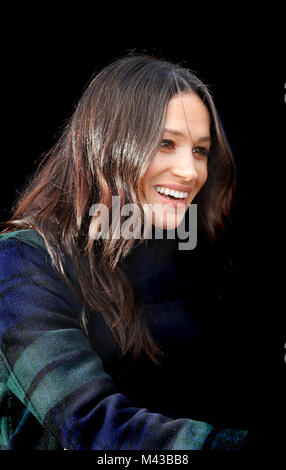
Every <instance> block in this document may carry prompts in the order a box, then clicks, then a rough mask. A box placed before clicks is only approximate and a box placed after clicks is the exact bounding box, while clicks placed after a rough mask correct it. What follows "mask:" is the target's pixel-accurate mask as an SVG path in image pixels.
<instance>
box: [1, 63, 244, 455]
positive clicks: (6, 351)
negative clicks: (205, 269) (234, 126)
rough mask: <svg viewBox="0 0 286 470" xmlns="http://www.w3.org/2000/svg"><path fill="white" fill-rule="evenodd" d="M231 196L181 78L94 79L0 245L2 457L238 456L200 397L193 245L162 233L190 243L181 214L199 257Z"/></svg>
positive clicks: (201, 322)
mask: <svg viewBox="0 0 286 470" xmlns="http://www.w3.org/2000/svg"><path fill="white" fill-rule="evenodd" d="M172 190H176V191H178V192H175V193H173V192H171V191H172ZM233 194H234V162H233V159H232V156H231V152H230V149H229V146H228V144H227V141H226V138H225V136H224V132H223V129H222V126H221V125H220V122H219V118H218V116H217V112H216V109H215V106H214V103H213V100H212V97H211V95H210V93H209V91H208V89H207V87H206V86H205V85H204V84H203V83H202V82H201V81H200V80H199V79H198V78H197V77H196V76H194V74H192V73H191V72H190V71H189V70H187V69H185V68H182V67H180V66H178V65H175V64H171V63H169V62H164V61H160V60H157V59H155V58H151V57H147V56H144V55H133V56H132V55H131V56H127V57H123V58H120V59H118V60H116V61H115V62H113V63H111V64H110V65H108V66H107V67H105V68H104V69H103V70H102V71H101V72H100V73H98V74H97V75H96V76H95V78H94V79H93V80H92V81H91V83H90V84H89V86H88V87H87V89H86V91H85V92H84V94H83V96H82V98H81V99H80V101H79V104H78V106H77V108H76V110H75V112H74V114H73V116H72V117H71V119H70V121H69V123H68V125H67V126H66V128H65V130H64V132H63V134H62V136H61V137H60V139H59V141H58V142H57V143H56V145H55V146H54V148H53V149H52V150H51V151H50V152H49V153H48V154H47V155H46V157H45V158H44V159H43V160H42V162H41V164H40V165H39V167H38V169H37V171H36V172H35V175H34V177H33V178H32V179H31V181H30V182H29V184H28V185H27V187H26V190H25V191H24V193H23V194H22V195H21V196H20V197H19V199H18V201H17V205H16V207H15V208H14V213H13V216H12V218H11V219H10V220H9V221H8V222H6V223H5V229H4V230H3V231H2V235H1V243H0V258H1V263H0V265H1V268H0V275H1V297H0V302H1V382H2V383H1V389H2V390H3V391H2V393H1V400H2V402H1V411H2V423H3V425H2V426H1V432H2V434H1V446H2V448H4V449H18V448H26V449H27V448H28V449H149V450H150V449H158V450H163V449H184V450H187V449H214V448H223V449H241V448H244V447H245V446H246V444H247V441H248V438H249V431H248V430H247V429H244V427H242V428H241V429H240V426H238V425H237V423H239V421H237V422H236V421H235V419H233V420H230V419H229V418H228V417H227V413H226V414H225V415H224V412H223V411H222V407H221V406H217V405H218V404H219V402H217V403H216V404H215V403H214V402H215V400H212V399H211V398H208V397H213V396H214V393H213V390H211V393H209V391H210V389H209V388H208V387H211V384H212V381H211V380H213V379H214V377H212V379H211V375H210V374H211V368H208V365H207V362H208V361H207V359H206V352H205V347H206V345H207V344H208V341H209V336H208V335H209V326H208V325H209V323H208V320H207V315H206V310H205V307H206V305H207V304H206V303H205V299H204V296H202V292H203V288H201V289H200V290H199V287H202V286H201V284H202V283H201V280H199V281H198V279H197V276H196V275H197V274H198V272H195V273H194V272H193V271H192V261H195V259H196V256H198V255H197V251H196V249H193V248H194V246H195V245H196V242H195V243H193V246H191V248H192V249H190V245H189V246H188V247H187V248H186V247H185V248H182V249H179V242H180V241H182V240H180V238H182V237H180V234H179V235H178V233H179V232H178V231H177V230H176V229H178V230H179V228H180V227H181V226H182V223H184V222H186V223H187V230H189V232H186V233H189V234H190V235H191V237H192V239H194V237H196V230H195V225H196V224H195V222H196V218H195V217H194V214H195V213H194V212H192V209H193V207H197V208H198V229H199V233H200V234H201V235H200V236H201V238H202V237H203V239H205V240H207V241H208V243H209V246H211V244H213V243H214V242H215V240H216V237H217V234H218V232H219V231H220V230H221V229H223V228H224V226H225V223H227V220H228V218H229V214H230V209H231V203H232V200H233ZM192 202H193V203H196V204H197V206H193V205H192V206H191V203H192ZM116 204H117V206H116ZM128 204H132V207H133V208H134V207H135V208H136V210H137V212H136V210H135V211H134V213H135V212H136V214H137V215H136V216H135V218H133V219H132V221H131V222H132V223H131V222H130V219H129V222H130V223H129V226H128V227H127V228H126V226H125V228H124V230H123V226H124V223H123V220H124V215H125V216H126V215H128V214H127V212H125V213H122V212H121V211H120V210H119V211H118V210H117V209H118V207H119V209H121V208H124V207H125V209H126V208H127V209H128V207H129V206H127V205H128ZM98 209H102V211H101V212H99V211H98ZM104 209H105V210H104ZM190 214H191V216H190ZM125 221H126V220H125ZM188 222H189V226H188ZM108 229H110V231H108ZM143 229H144V230H143ZM157 229H159V230H160V231H161V232H160V233H161V236H159V237H158V233H157V232H156V230H157ZM140 230H141V232H140ZM142 232H143V233H142ZM128 233H132V236H128ZM180 233H182V232H180ZM170 235H171V236H170ZM194 266H195V265H194ZM207 275H208V273H205V277H204V280H205V279H206V277H207ZM198 292H199V294H198ZM206 294H207V295H209V296H210V299H211V301H213V300H214V297H212V296H211V293H210V292H206ZM190 380H191V383H190ZM207 390H208V393H206V391H207ZM217 397H218V395H217ZM221 404H222V403H220V405H221ZM216 410H217V411H216ZM233 424H234V426H233ZM239 424H240V423H239ZM230 425H231V426H230Z"/></svg>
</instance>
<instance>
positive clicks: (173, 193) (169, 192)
mask: <svg viewBox="0 0 286 470" xmlns="http://www.w3.org/2000/svg"><path fill="white" fill-rule="evenodd" d="M155 190H156V191H157V192H158V193H163V194H166V196H168V195H170V196H175V197H179V198H181V199H184V198H186V197H187V196H188V194H189V193H187V192H186V193H185V192H181V191H175V190H174V189H169V188H164V187H163V186H155Z"/></svg>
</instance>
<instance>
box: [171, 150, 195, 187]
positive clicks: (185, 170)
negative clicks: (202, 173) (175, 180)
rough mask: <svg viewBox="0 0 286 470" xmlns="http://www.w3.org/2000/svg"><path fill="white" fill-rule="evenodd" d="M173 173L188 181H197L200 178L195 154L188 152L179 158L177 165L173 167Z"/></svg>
mask: <svg viewBox="0 0 286 470" xmlns="http://www.w3.org/2000/svg"><path fill="white" fill-rule="evenodd" d="M172 173H173V175H175V176H179V177H180V178H183V179H185V180H186V181H193V180H196V179H197V178H198V173H197V170H196V167H195V161H194V156H193V153H192V152H189V151H187V152H184V154H181V155H180V156H178V157H177V160H176V164H174V165H173V167H172Z"/></svg>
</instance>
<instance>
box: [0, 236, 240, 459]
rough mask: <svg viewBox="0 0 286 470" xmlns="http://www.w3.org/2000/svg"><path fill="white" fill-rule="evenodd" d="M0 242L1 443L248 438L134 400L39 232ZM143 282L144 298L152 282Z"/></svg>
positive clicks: (154, 443) (127, 445)
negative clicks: (91, 337)
mask: <svg viewBox="0 0 286 470" xmlns="http://www.w3.org/2000/svg"><path fill="white" fill-rule="evenodd" d="M0 241H1V243H0V345H1V352H0V448H1V449H12V450H14V449H35V450H37V449H45V450H47V449H56V450H60V449H63V448H66V449H73V450H85V449H98V450H99V449H100V450H104V449H106V450H107V449H111V450H119V449H124V450H129V449H139V450H141V449H143V450H164V449H166V450H172V449H173V450H179V449H182V450H189V449H190V450H192V449H203V448H216V447H217V446H218V448H221V447H223V448H224V449H240V448H241V447H243V446H244V445H245V443H246V441H247V438H248V431H240V430H225V431H222V430H218V431H216V429H215V428H214V426H213V425H211V424H208V423H206V422H203V421H200V420H193V419H189V418H182V417H179V418H170V417H167V415H166V416H165V415H163V414H161V413H157V412H154V411H153V412H151V411H149V410H148V409H147V408H144V407H138V406H134V404H132V403H131V402H130V401H129V399H128V398H127V396H126V394H124V393H122V392H121V391H120V390H118V389H117V388H116V385H115V383H114V380H113V378H112V376H111V375H110V374H109V373H107V371H106V370H105V368H104V366H103V361H102V358H101V357H100V355H99V354H98V352H97V351H96V350H95V348H94V347H92V345H91V343H90V342H89V341H88V340H87V338H86V336H85V334H84V333H83V331H82V329H81V326H80V313H81V305H80V304H79V303H78V301H77V300H76V299H75V298H74V297H73V295H72V294H71V292H70V291H69V290H68V289H67V287H66V286H65V284H64V283H63V281H62V280H61V279H60V278H59V276H58V274H57V273H56V270H55V269H54V267H53V266H52V264H51V261H50V258H49V255H48V252H47V251H46V249H45V244H44V241H43V239H42V237H41V236H40V235H39V234H38V233H37V232H35V231H34V230H22V231H15V232H13V233H9V234H2V235H1V236H0ZM140 285H141V294H142V295H143V296H144V295H147V296H148V293H147V294H146V293H145V294H144V292H143V291H144V289H145V287H146V283H145V282H143V283H142V282H141V284H140V283H139V284H138V285H137V287H136V288H137V289H139V290H140ZM147 285H148V283H147ZM154 295H155V296H156V295H157V289H155V294H154ZM157 300H158V299H157ZM156 305H157V307H158V302H157V304H156ZM159 306H160V304H159ZM222 443H223V444H222Z"/></svg>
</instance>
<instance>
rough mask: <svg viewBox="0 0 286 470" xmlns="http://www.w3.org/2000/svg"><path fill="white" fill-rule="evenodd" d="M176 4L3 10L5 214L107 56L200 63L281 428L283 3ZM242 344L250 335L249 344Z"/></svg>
mask: <svg viewBox="0 0 286 470" xmlns="http://www.w3.org/2000/svg"><path fill="white" fill-rule="evenodd" d="M15 8H16V7H15ZM173 8H174V7H172V8H170V11H168V12H167V15H166V16H164V17H160V14H159V15H158V17H156V19H155V18H154V13H153V12H151V11H147V12H146V11H142V10H143V7H142V8H140V6H138V12H137V13H136V12H132V11H131V16H130V19H129V20H128V18H127V16H126V15H127V14H130V11H128V10H127V11H126V12H124V11H121V12H118V14H120V13H121V16H119V17H118V18H117V12H114V11H113V12H112V13H113V16H112V21H111V18H110V14H111V12H109V13H106V12H105V14H102V13H101V12H99V11H96V12H92V11H89V10H88V9H87V8H84V7H82V9H80V11H76V10H74V11H73V13H74V15H73V18H72V19H71V18H70V16H69V15H68V14H64V15H62V16H61V17H59V14H58V11H57V10H54V11H45V10H43V11H41V12H34V11H29V12H27V11H25V12H19V11H17V14H16V17H15V12H12V13H9V15H7V17H6V20H5V17H4V20H3V21H4V22H5V21H7V24H8V28H7V32H6V33H5V34H4V37H3V40H2V79H3V85H2V118H4V119H3V133H2V139H3V141H2V151H3V153H2V158H1V188H0V189H1V193H0V196H1V199H0V220H1V221H5V220H8V218H9V216H10V215H11V205H12V203H13V202H14V200H15V197H16V195H17V192H18V191H21V190H23V187H24V184H25V179H26V177H27V176H28V175H30V174H31V173H32V172H33V171H34V170H35V168H36V166H37V163H38V161H39V159H40V156H41V155H42V154H43V153H44V152H45V151H47V150H48V149H49V148H50V147H51V146H52V145H53V144H54V143H55V142H56V139H57V137H58V136H59V133H60V131H61V129H62V128H63V126H64V124H65V122H66V119H67V118H69V117H70V115H71V114H72V112H73V110H74V108H75V106H76V104H77V101H78V99H79V98H80V96H81V94H82V92H83V91H84V89H85V87H86V85H87V83H88V82H89V80H90V79H91V77H92V76H93V75H94V74H95V73H96V72H97V71H98V70H100V69H101V67H103V66H104V65H106V64H108V63H109V62H110V61H111V60H112V59H115V58H117V57H118V56H121V55H124V54H125V53H128V52H129V51H130V50H135V51H138V52H146V53H148V54H153V55H155V56H157V57H161V58H163V59H167V60H171V61H173V62H178V63H181V64H182V65H185V66H186V67H189V68H190V69H191V70H193V71H195V72H196V73H197V75H198V76H199V77H200V78H201V79H202V80H203V81H204V82H205V83H206V84H208V85H209V87H210V90H211V92H212V93H213V96H214V101H215V104H216V106H217V109H218V112H219V114H220V116H221V118H222V122H223V125H224V128H225V131H226V134H227V136H228V138H229V141H230V144H231V147H232V150H233V153H234V158H235V162H236V166H237V197H236V203H235V206H234V210H233V227H232V230H231V233H232V237H231V243H232V248H233V251H234V253H235V259H236V263H237V264H236V268H235V269H236V271H235V286H234V287H233V299H232V302H233V308H234V310H235V312H236V314H237V313H238V312H239V311H240V310H241V314H242V316H243V317H244V319H245V318H248V320H249V322H248V323H247V322H246V323H245V325H246V328H248V327H249V331H251V335H252V338H253V343H252V344H253V348H252V353H253V356H252V359H251V360H252V363H251V364H252V366H251V367H252V368H253V369H252V370H249V371H248V374H249V377H250V375H251V373H252V372H253V374H255V375H257V377H258V380H259V381H260V382H259V387H258V390H261V394H259V392H257V400H258V401H260V403H261V405H260V406H259V407H258V411H257V415H259V413H260V419H261V429H263V426H264V424H263V423H264V422H266V423H267V424H265V426H266V427H265V433H266V435H268V434H269V433H271V434H272V435H273V434H274V435H275V434H278V429H277V427H276V426H277V418H278V421H280V419H281V421H282V414H283V413H284V411H283V401H284V400H283V397H284V394H285V378H284V377H285V373H286V364H285V359H284V356H285V354H286V349H285V346H284V345H285V343H286V334H285V329H283V327H284V324H285V320H284V316H285V307H284V301H283V293H284V291H283V284H284V283H283V278H284V262H283V254H284V240H283V230H284V229H283V226H284V224H283V222H284V211H283V196H284V195H283V189H284V181H283V180H284V159H285V116H286V102H285V94H286V89H285V82H286V71H285V41H284V38H283V36H282V29H281V28H282V27H281V26H280V25H279V21H278V20H279V18H280V16H281V14H282V13H281V12H279V11H276V12H273V11H272V12H271V14H270V12H268V11H265V12H264V14H265V15H264V17H263V19H262V17H261V11H257V12H255V13H253V14H252V16H251V17H250V16H249V12H248V11H244V12H241V11H237V10H236V9H235V8H233V11H231V12H230V11H224V12H223V13H222V14H221V13H220V12H217V16H213V17H212V14H211V15H210V18H209V23H207V22H206V17H205V12H203V11H199V12H198V13H196V14H195V15H194V14H192V12H187V11H185V9H184V8H182V7H180V8H179V11H173ZM239 13H242V15H241V16H239V15H238V14H239ZM22 14H23V15H24V16H23V17H22ZM35 15H36V16H35ZM122 17H123V19H122ZM16 20H17V21H16ZM140 20H141V22H140ZM139 23H140V24H139ZM209 25H210V26H209ZM243 344H244V339H243V336H242V337H241V348H242V349H243ZM238 354H239V353H238ZM253 357H254V360H253ZM247 377H248V376H247ZM264 417H265V421H264ZM272 419H273V423H274V422H275V425H274V424H273V428H272V430H271V431H270V428H269V422H272ZM267 426H268V427H267Z"/></svg>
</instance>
